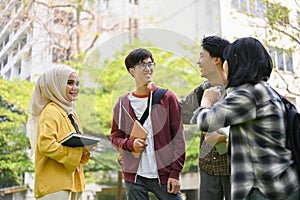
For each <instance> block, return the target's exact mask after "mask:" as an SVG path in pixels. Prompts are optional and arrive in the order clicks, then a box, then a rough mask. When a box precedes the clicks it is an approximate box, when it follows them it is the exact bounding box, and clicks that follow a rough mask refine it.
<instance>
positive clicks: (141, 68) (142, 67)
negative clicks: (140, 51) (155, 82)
mask: <svg viewBox="0 0 300 200" xmlns="http://www.w3.org/2000/svg"><path fill="white" fill-rule="evenodd" d="M137 65H138V66H139V67H140V70H146V68H147V67H149V69H153V68H154V66H155V63H154V62H150V63H144V62H141V63H138V64H137Z"/></svg>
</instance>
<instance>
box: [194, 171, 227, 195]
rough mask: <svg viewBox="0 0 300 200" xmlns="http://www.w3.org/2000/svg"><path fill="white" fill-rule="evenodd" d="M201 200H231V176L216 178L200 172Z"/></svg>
mask: <svg viewBox="0 0 300 200" xmlns="http://www.w3.org/2000/svg"><path fill="white" fill-rule="evenodd" d="M199 196H200V200H223V199H224V197H225V200H230V176H214V175H209V174H207V173H206V172H204V171H202V170H200V195H199Z"/></svg>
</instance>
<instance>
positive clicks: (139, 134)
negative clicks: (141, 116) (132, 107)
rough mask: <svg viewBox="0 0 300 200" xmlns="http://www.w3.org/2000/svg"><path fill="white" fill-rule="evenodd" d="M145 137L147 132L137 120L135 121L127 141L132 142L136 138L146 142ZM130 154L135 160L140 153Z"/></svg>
mask: <svg viewBox="0 0 300 200" xmlns="http://www.w3.org/2000/svg"><path fill="white" fill-rule="evenodd" d="M147 135H148V131H147V130H146V129H145V128H144V127H143V126H142V125H141V123H140V122H139V121H138V120H135V121H134V123H133V127H132V130H131V133H130V137H129V139H131V140H134V139H136V138H141V139H143V140H146V138H147ZM132 154H133V156H134V157H135V158H138V157H139V156H140V154H141V153H137V152H132Z"/></svg>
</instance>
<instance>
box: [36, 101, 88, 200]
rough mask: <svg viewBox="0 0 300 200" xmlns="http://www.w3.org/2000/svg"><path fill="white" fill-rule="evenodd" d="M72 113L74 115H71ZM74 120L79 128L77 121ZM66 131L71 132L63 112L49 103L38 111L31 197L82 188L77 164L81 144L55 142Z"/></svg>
mask: <svg viewBox="0 0 300 200" xmlns="http://www.w3.org/2000/svg"><path fill="white" fill-rule="evenodd" d="M74 115H75V114H74ZM74 118H75V122H76V123H77V124H78V127H79V129H80V130H82V128H81V126H80V124H79V121H78V119H77V117H76V115H75V116H74ZM69 132H75V129H74V127H73V126H72V124H71V122H70V120H69V118H68V115H67V113H66V112H65V111H64V110H63V109H62V108H61V107H60V106H58V105H57V104H55V103H53V102H51V103H49V104H48V105H47V106H46V107H45V108H44V109H43V111H42V113H41V115H40V119H39V125H38V138H37V146H36V153H35V188H34V194H35V197H36V198H38V197H41V196H44V195H46V194H49V193H53V192H57V191H61V190H70V191H73V192H81V191H82V190H83V189H84V187H85V182H84V174H83V167H82V164H81V163H80V161H81V158H82V154H83V147H76V148H73V147H66V146H63V145H61V144H60V143H59V142H58V141H60V140H61V139H63V138H64V137H65V136H66V135H67V134H68V133H69Z"/></svg>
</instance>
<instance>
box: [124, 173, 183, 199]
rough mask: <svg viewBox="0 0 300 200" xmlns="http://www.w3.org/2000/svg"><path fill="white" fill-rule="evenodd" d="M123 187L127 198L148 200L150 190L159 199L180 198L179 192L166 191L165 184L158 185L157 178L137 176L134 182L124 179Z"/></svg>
mask: <svg viewBox="0 0 300 200" xmlns="http://www.w3.org/2000/svg"><path fill="white" fill-rule="evenodd" d="M125 187H126V196H127V200H149V194H148V193H149V192H152V193H153V194H154V195H155V196H156V197H157V198H158V199H159V200H182V197H181V193H178V194H170V193H168V192H167V184H164V185H160V184H159V182H158V179H149V178H144V177H141V176H137V180H136V182H135V183H129V182H127V181H125Z"/></svg>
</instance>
